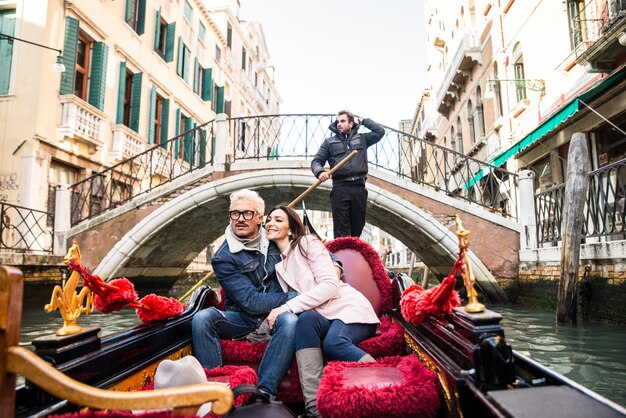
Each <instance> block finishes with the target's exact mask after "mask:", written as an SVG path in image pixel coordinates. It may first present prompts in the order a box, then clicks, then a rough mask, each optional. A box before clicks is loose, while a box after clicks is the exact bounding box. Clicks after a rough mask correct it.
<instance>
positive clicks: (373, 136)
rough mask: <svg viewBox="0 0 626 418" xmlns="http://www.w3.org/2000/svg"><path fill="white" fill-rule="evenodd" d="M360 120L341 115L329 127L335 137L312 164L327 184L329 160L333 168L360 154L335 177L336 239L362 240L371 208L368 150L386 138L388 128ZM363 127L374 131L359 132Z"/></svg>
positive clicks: (327, 139) (333, 202)
mask: <svg viewBox="0 0 626 418" xmlns="http://www.w3.org/2000/svg"><path fill="white" fill-rule="evenodd" d="M357 121H358V123H355V121H354V115H353V114H352V112H350V111H347V110H340V111H339V112H337V120H336V121H335V122H333V123H332V124H331V125H330V127H329V129H330V130H331V131H332V132H333V133H334V134H335V136H332V137H330V138H326V139H325V140H324V142H323V143H322V145H321V146H320V149H319V150H318V151H317V154H316V155H315V157H314V158H313V161H312V162H311V171H312V172H313V174H314V175H315V177H317V178H318V179H319V180H320V181H322V182H324V181H326V180H328V178H329V177H330V176H329V174H328V172H327V171H326V170H325V169H324V164H326V162H327V161H328V164H329V165H330V168H331V169H332V168H333V167H334V166H335V165H337V163H338V162H339V161H341V160H342V159H343V158H344V157H346V156H347V155H348V154H350V153H351V152H352V151H353V150H357V151H358V154H357V155H356V156H355V157H354V158H352V159H351V160H350V161H348V162H347V163H346V164H345V165H344V166H343V167H341V168H340V169H339V170H337V172H336V173H335V174H334V175H333V176H332V177H333V189H332V191H331V193H330V200H331V205H332V212H333V229H334V236H335V238H338V237H348V236H353V237H358V236H360V235H361V232H362V231H363V227H364V226H365V214H366V207H367V189H366V188H365V181H366V180H367V148H368V147H370V146H372V145H374V144H376V143H377V142H378V141H380V140H381V138H382V137H383V135H385V128H383V127H382V126H381V125H379V124H377V123H376V122H374V121H373V120H371V119H363V118H358V119H357ZM361 124H362V125H363V126H365V127H366V128H367V129H369V130H370V131H371V132H367V133H359V132H358V130H359V127H360V126H361Z"/></svg>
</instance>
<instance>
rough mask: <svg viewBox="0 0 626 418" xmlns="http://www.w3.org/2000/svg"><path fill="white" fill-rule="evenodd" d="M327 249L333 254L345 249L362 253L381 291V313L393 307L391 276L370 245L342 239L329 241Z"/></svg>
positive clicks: (356, 240) (353, 239) (345, 238)
mask: <svg viewBox="0 0 626 418" xmlns="http://www.w3.org/2000/svg"><path fill="white" fill-rule="evenodd" d="M326 249H328V251H330V252H331V253H332V252H337V251H339V250H345V249H351V250H355V251H358V252H359V253H361V255H363V258H365V261H367V263H368V264H369V265H370V268H371V269H372V276H373V278H374V281H375V282H376V286H377V287H378V290H379V291H380V311H381V313H385V312H387V311H389V310H390V309H391V308H392V307H393V306H392V305H393V297H392V294H391V280H389V276H388V275H387V272H386V271H385V267H384V266H383V262H382V261H381V260H380V256H379V255H378V253H377V252H376V250H374V248H373V247H372V246H371V245H370V244H369V243H367V242H365V241H363V240H362V239H360V238H357V237H341V238H335V239H334V240H332V241H328V242H327V243H326Z"/></svg>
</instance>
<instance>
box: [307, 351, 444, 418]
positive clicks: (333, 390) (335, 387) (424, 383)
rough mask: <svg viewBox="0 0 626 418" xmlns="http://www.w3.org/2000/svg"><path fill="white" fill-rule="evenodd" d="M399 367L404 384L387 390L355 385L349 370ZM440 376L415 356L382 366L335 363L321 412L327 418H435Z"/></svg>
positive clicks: (320, 398)
mask: <svg viewBox="0 0 626 418" xmlns="http://www.w3.org/2000/svg"><path fill="white" fill-rule="evenodd" d="M362 367H366V368H375V367H397V368H398V370H400V372H401V373H402V381H399V382H398V383H397V384H392V385H388V386H385V387H375V386H364V385H359V386H355V385H351V384H350V382H349V381H348V380H347V379H346V377H345V376H344V373H343V372H344V370H346V369H347V368H362ZM439 391H440V386H439V382H438V380H437V375H436V374H435V373H434V372H432V371H430V370H429V369H428V368H427V367H426V366H424V365H423V364H422V363H421V362H420V360H419V358H418V357H417V356H416V355H414V354H411V355H409V356H406V357H400V356H394V357H387V358H384V359H381V360H380V361H379V362H378V363H350V362H341V361H334V362H331V363H329V364H328V365H327V366H326V367H325V368H324V373H323V375H322V380H321V382H320V387H319V390H318V392H317V410H318V411H319V412H320V414H321V415H322V416H324V417H326V418H343V417H351V418H352V417H371V416H380V415H384V416H420V417H428V418H430V417H434V416H435V415H436V413H437V410H438V409H439Z"/></svg>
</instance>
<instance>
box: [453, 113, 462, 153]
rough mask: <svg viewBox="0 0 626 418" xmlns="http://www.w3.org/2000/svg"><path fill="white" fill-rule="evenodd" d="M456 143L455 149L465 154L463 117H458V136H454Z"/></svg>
mask: <svg viewBox="0 0 626 418" xmlns="http://www.w3.org/2000/svg"><path fill="white" fill-rule="evenodd" d="M453 141H455V143H456V147H455V148H454V150H455V151H457V152H460V153H461V154H463V127H462V126H461V118H460V117H457V118H456V138H453Z"/></svg>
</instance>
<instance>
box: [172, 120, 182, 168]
mask: <svg viewBox="0 0 626 418" xmlns="http://www.w3.org/2000/svg"><path fill="white" fill-rule="evenodd" d="M175 126H176V131H174V137H175V138H176V139H175V140H174V141H173V142H174V144H173V147H172V148H173V150H174V157H175V158H178V157H180V140H181V139H180V137H179V135H180V109H178V108H176V125H175Z"/></svg>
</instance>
